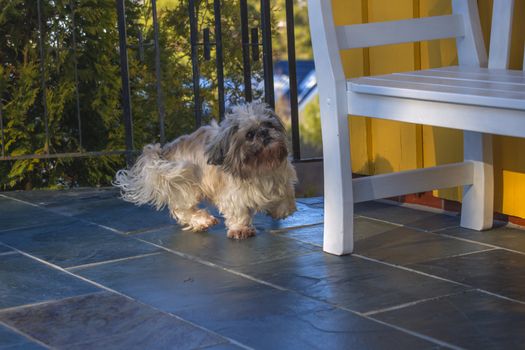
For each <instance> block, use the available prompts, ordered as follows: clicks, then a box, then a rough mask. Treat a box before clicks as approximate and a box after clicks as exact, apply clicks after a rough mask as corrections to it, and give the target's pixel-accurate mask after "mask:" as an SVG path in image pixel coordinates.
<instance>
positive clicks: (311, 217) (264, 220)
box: [253, 202, 324, 230]
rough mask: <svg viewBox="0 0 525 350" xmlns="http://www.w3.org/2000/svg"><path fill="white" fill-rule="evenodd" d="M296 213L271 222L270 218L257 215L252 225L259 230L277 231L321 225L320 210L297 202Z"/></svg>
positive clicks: (321, 215)
mask: <svg viewBox="0 0 525 350" xmlns="http://www.w3.org/2000/svg"><path fill="white" fill-rule="evenodd" d="M296 205H297V211H296V212H295V213H293V214H292V215H291V216H289V217H287V218H286V219H283V220H273V219H272V218H271V217H270V216H268V215H265V214H262V213H259V214H257V215H256V216H255V217H254V220H253V224H254V225H255V226H256V227H257V228H258V229H260V230H269V229H273V230H277V229H284V228H289V227H295V226H305V225H313V224H319V223H322V222H323V220H324V213H323V210H322V209H319V208H312V207H311V206H309V205H306V204H303V203H300V202H297V203H296Z"/></svg>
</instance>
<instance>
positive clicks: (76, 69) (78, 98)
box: [69, 0, 84, 151]
mask: <svg viewBox="0 0 525 350" xmlns="http://www.w3.org/2000/svg"><path fill="white" fill-rule="evenodd" d="M69 6H70V8H71V24H72V27H73V28H72V29H71V34H72V39H73V63H74V69H73V70H74V74H75V102H76V112H77V124H78V147H79V151H82V150H83V149H84V144H83V142H82V119H81V117H80V93H79V90H78V58H77V36H76V30H77V27H76V22H75V0H71V1H70V2H69Z"/></svg>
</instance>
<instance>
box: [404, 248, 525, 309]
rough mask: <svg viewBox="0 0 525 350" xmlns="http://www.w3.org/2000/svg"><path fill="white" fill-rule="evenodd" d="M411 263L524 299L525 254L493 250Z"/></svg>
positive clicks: (502, 293) (445, 275) (452, 278)
mask: <svg viewBox="0 0 525 350" xmlns="http://www.w3.org/2000/svg"><path fill="white" fill-rule="evenodd" d="M410 267H412V268H414V269H417V270H421V271H424V272H427V273H430V274H433V275H436V276H440V277H444V278H447V279H451V280H454V281H458V282H461V283H465V284H468V285H471V286H473V287H476V288H480V289H484V290H487V291H490V292H493V293H497V294H501V295H504V296H506V297H509V298H513V299H518V300H521V301H523V302H525V255H523V254H517V253H512V252H509V251H505V250H499V249H498V250H492V251H486V252H481V253H476V254H469V255H465V256H457V257H451V258H445V259H439V260H433V261H428V262H422V263H419V264H414V265H411V266H410Z"/></svg>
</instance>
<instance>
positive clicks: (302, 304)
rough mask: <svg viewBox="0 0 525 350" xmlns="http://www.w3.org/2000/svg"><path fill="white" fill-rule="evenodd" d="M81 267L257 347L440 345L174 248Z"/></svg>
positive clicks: (121, 288)
mask: <svg viewBox="0 0 525 350" xmlns="http://www.w3.org/2000/svg"><path fill="white" fill-rule="evenodd" d="M77 272H78V273H80V274H82V275H83V276H85V277H87V278H90V279H93V280H96V281H97V282H99V283H102V284H104V285H107V286H109V287H111V288H113V289H115V290H118V291H120V292H122V293H125V294H127V295H129V296H131V297H132V298H134V299H136V300H140V301H142V302H144V303H147V304H150V305H152V306H154V307H156V308H158V309H161V310H164V311H168V312H172V313H174V314H177V315H179V316H181V317H183V318H184V319H187V320H189V321H191V322H194V323H196V324H199V325H202V326H204V327H206V328H208V329H211V330H213V331H215V332H217V333H219V334H221V335H225V336H227V337H229V338H231V339H234V340H236V341H239V342H241V343H243V344H245V345H248V346H250V347H254V348H274V347H275V345H276V344H279V348H283V349H285V348H301V349H303V348H323V349H332V348H333V349H339V348H342V347H346V348H379V347H381V346H382V347H387V346H390V347H392V346H394V347H396V348H400V349H401V348H432V347H433V344H430V343H427V342H425V341H423V340H421V339H418V338H415V337H413V336H410V335H408V334H405V333H402V332H399V331H397V330H395V329H392V328H389V327H386V326H383V325H380V324H377V323H374V322H372V321H369V320H367V319H365V318H362V317H360V316H357V315H355V314H352V313H350V312H347V311H342V310H339V309H335V308H333V307H332V306H330V305H327V304H324V303H321V302H318V301H315V300H312V299H308V298H305V297H302V296H300V295H297V294H294V293H291V292H286V291H281V290H278V289H274V288H271V287H268V286H266V285H263V284H260V283H257V282H254V281H252V280H249V279H246V278H243V277H240V276H238V275H235V274H232V273H229V272H227V271H224V270H221V269H217V268H212V267H209V266H206V265H202V264H198V263H196V262H192V261H189V260H186V259H183V258H181V257H178V256H174V255H172V254H160V255H155V256H150V257H144V258H140V259H133V260H127V261H120V262H115V263H110V264H104V265H99V266H95V267H92V268H85V269H79V270H78V271H77Z"/></svg>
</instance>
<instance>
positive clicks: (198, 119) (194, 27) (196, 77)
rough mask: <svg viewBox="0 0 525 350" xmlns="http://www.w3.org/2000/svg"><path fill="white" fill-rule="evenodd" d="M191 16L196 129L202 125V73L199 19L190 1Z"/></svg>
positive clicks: (193, 2) (193, 3) (192, 2)
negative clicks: (200, 70)
mask: <svg viewBox="0 0 525 350" xmlns="http://www.w3.org/2000/svg"><path fill="white" fill-rule="evenodd" d="M189 15H190V43H191V64H192V68H193V101H194V103H195V105H194V113H195V128H199V127H200V126H201V125H202V116H201V103H200V96H199V94H200V89H199V87H200V86H199V84H200V81H199V80H200V72H199V51H198V45H199V44H198V43H197V40H198V39H197V35H198V33H197V18H195V0H189Z"/></svg>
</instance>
